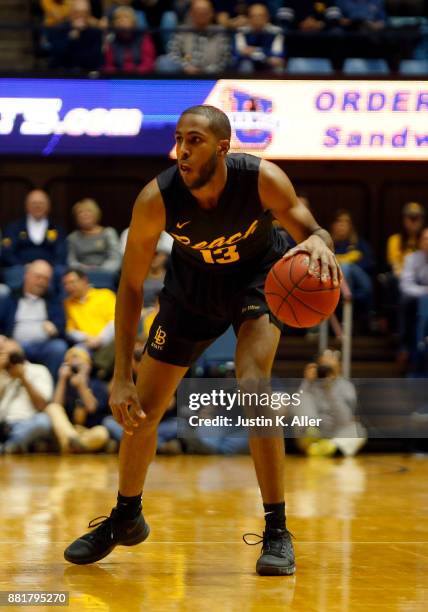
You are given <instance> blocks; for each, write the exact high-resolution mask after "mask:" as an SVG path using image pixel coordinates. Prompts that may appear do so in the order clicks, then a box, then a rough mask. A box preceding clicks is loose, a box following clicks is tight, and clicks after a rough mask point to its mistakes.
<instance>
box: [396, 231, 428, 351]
mask: <svg viewBox="0 0 428 612" xmlns="http://www.w3.org/2000/svg"><path fill="white" fill-rule="evenodd" d="M400 289H401V293H402V301H401V305H400V337H401V351H404V352H407V353H408V354H409V355H410V357H411V358H412V359H413V360H414V359H415V358H416V359H417V353H418V352H419V353H420V352H421V351H422V352H424V351H425V350H426V339H427V336H428V227H425V228H424V229H423V230H422V232H421V237H420V240H419V250H417V251H415V252H414V253H411V254H410V255H408V256H407V257H406V259H405V260H404V266H403V269H402V272H401V276H400Z"/></svg>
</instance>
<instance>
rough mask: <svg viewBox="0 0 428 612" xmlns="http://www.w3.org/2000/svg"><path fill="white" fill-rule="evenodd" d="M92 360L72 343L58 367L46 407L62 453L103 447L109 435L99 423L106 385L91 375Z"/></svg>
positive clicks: (105, 403) (104, 409)
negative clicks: (54, 385)
mask: <svg viewBox="0 0 428 612" xmlns="http://www.w3.org/2000/svg"><path fill="white" fill-rule="evenodd" d="M91 369H92V361H91V357H90V356H89V354H88V352H87V351H85V349H83V348H79V347H72V348H71V349H69V350H68V351H67V353H66V354H65V359H64V363H63V364H62V366H61V368H60V370H59V377H58V383H57V385H56V387H55V391H54V394H53V400H52V403H51V404H49V405H48V406H47V408H46V413H47V414H48V415H49V416H50V418H51V421H52V427H53V431H54V434H55V437H56V439H57V441H58V444H59V447H60V451H61V453H68V452H90V451H91V452H94V451H98V450H102V449H103V448H104V447H105V445H106V443H107V441H108V438H109V434H108V431H107V429H106V428H105V427H104V426H103V425H101V422H102V420H103V419H104V417H105V416H106V415H107V414H108V413H109V409H108V390H107V385H106V384H105V383H104V382H102V381H101V380H98V379H97V378H94V377H91Z"/></svg>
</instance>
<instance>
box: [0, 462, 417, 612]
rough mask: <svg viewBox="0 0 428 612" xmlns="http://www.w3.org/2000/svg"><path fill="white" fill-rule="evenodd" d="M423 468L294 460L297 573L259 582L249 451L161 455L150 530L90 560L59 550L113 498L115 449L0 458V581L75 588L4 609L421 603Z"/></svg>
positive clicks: (291, 488)
mask: <svg viewBox="0 0 428 612" xmlns="http://www.w3.org/2000/svg"><path fill="white" fill-rule="evenodd" d="M427 468H428V459H426V458H425V459H418V458H413V457H410V456H403V455H372V456H361V457H358V458H356V459H344V460H337V459H317V458H314V459H305V458H300V457H290V458H288V460H287V483H286V489H287V501H288V516H289V528H290V530H291V531H292V532H293V534H294V536H295V548H296V553H297V573H296V575H295V576H293V577H280V578H278V577H265V578H261V577H258V576H257V575H256V574H255V571H254V565H255V560H256V558H257V556H258V552H259V548H260V547H259V546H253V547H250V546H246V545H245V544H244V543H243V542H242V539H241V536H242V534H243V533H245V532H261V529H262V520H261V518H260V517H261V513H260V501H259V495H258V490H257V487H256V485H255V480H254V476H253V471H252V466H251V461H250V459H249V458H248V457H237V458H226V457H209V458H206V457H189V456H183V457H178V458H169V457H165V458H157V459H156V462H155V464H154V465H153V466H152V471H151V473H150V478H149V481H148V483H147V487H146V497H145V502H144V509H145V514H146V517H147V519H148V522H149V523H150V526H151V529H152V532H151V535H150V538H149V539H148V540H147V542H145V543H143V544H140V545H139V546H136V547H133V548H122V547H120V548H116V549H115V551H114V552H113V553H112V554H111V555H110V556H109V557H107V558H106V559H104V560H103V561H101V562H99V563H98V564H96V565H92V566H73V565H69V564H68V563H66V562H65V561H64V560H63V556H62V553H63V549H64V547H65V546H66V545H67V544H68V543H69V542H70V541H71V540H72V539H74V538H75V537H77V536H78V535H80V534H81V533H83V532H84V531H85V528H86V527H87V523H88V522H89V520H90V519H92V518H94V517H96V516H99V515H102V514H106V512H107V513H108V511H109V510H110V508H111V506H112V505H113V502H114V500H115V495H116V482H117V480H116V457H112V456H88V457H82V456H80V457H78V456H72V457H57V456H30V457H24V456H23V457H0V496H1V497H0V499H1V502H0V525H1V536H0V590H1V591H10V590H35V591H58V590H61V591H69V593H70V604H69V606H68V607H64V608H59V607H55V608H48V607H45V606H44V607H34V606H24V607H17V606H13V607H10V608H4V609H5V610H6V609H10V610H22V609H25V610H41V609H44V610H48V609H55V610H60V609H64V610H73V611H82V612H83V611H86V610H98V611H104V610H105V611H110V610H111V611H114V612H122V611H124V612H125V611H126V612H128V611H130V612H133V611H134V610H135V611H136V610H138V611H139V610H142V611H143V610H144V611H146V610H147V611H150V612H151V611H154V612H158V611H159V612H163V611H169V610H173V611H175V610H176V611H194V610H195V611H199V610H201V611H205V610H209V611H210V612H217V611H222V612H223V611H226V612H229V611H230V612H235V611H236V612H247V611H248V612H256V611H257V612H258V611H268V612H269V611H270V610H275V611H276V610H284V611H287V610H290V611H299V612H311V611H314V612H315V611H316V612H321V611H322V612H335V611H340V612H348V611H352V612H354V611H355V612H357V611H361V612H371V611H373V612H377V611H379V610H381V611H384V610H385V611H388V612H394V611H397V612H398V611H399V612H416V611H418V612H419V611H421V612H422V611H424V612H426V611H427V610H428V478H427V473H428V469H427ZM2 609H3V608H2Z"/></svg>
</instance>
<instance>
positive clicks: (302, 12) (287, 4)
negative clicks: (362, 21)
mask: <svg viewBox="0 0 428 612" xmlns="http://www.w3.org/2000/svg"><path fill="white" fill-rule="evenodd" d="M340 17H341V12H340V10H339V9H338V8H337V6H335V4H334V3H332V2H313V0H284V1H283V2H282V6H281V7H280V8H279V9H278V11H277V13H276V21H277V22H278V23H279V24H280V25H281V26H282V27H283V28H286V29H289V30H299V31H301V32H320V31H321V30H324V29H326V28H328V27H331V26H336V25H337V23H338V20H339V18H340Z"/></svg>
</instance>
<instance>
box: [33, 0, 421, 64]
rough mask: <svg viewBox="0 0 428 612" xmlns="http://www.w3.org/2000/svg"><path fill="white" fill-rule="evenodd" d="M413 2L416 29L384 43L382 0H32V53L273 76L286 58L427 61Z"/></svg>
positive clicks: (52, 59) (50, 58)
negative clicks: (36, 15)
mask: <svg viewBox="0 0 428 612" xmlns="http://www.w3.org/2000/svg"><path fill="white" fill-rule="evenodd" d="M396 4H397V3H396ZM413 4H414V5H415V8H414V11H415V14H417V15H419V14H420V21H421V24H422V25H420V31H419V30H417V33H416V34H415V33H414V29H413V34H412V36H410V37H409V36H407V38H403V37H401V38H400V37H398V38H397V40H396V41H395V42H394V36H392V35H391V31H390V30H391V27H392V26H391V27H389V21H388V20H389V16H388V14H387V5H388V2H387V1H386V0H331V1H326V2H312V1H310V0H298V1H297V0H247V1H244V0H232V1H228V2H226V1H224V0H212V1H211V0H104V1H103V0H40V6H39V8H40V12H41V14H40V24H39V32H40V36H39V39H38V43H37V53H38V55H39V56H44V57H45V58H46V61H47V63H48V66H49V67H50V68H52V69H59V70H73V71H83V72H101V73H105V74H115V73H116V74H117V73H125V74H126V73H134V74H144V73H151V72H160V73H170V74H174V73H183V74H188V75H191V74H198V73H201V74H202V73H203V74H214V73H222V72H225V71H234V72H242V73H249V72H254V71H258V72H260V71H263V72H268V73H269V72H270V73H281V72H283V71H284V70H285V68H286V64H287V60H288V58H289V57H295V56H296V55H297V56H299V55H302V56H305V57H311V56H312V57H324V58H325V57H329V58H330V59H331V60H332V63H333V65H334V68H340V67H341V65H342V64H343V61H344V60H345V59H346V58H347V57H360V56H361V57H386V59H388V61H389V62H390V64H394V62H395V64H396V60H397V57H398V56H400V58H402V57H403V58H418V59H420V58H422V59H423V58H425V59H427V60H428V50H427V49H428V43H427V36H426V34H425V35H424V32H425V30H426V28H425V29H424V26H423V19H424V16H425V17H426V16H428V6H427V3H424V2H423V0H421V2H418V1H417V0H414V2H413ZM419 5H420V8H418V7H419ZM403 10H404V9H403ZM404 14H406V13H405V11H404ZM398 23H399V24H400V23H401V22H398ZM402 26H403V27H402V29H401V32H402V33H404V35H405V34H406V32H408V31H409V29H408V28H407V29H406V21H405V19H404V22H403V23H402ZM394 27H395V29H396V30H397V31H399V30H400V27H397V26H396V25H395V26H394ZM393 29H394V28H393ZM383 32H387V34H386V35H385V37H384V38H383V37H382V33H383ZM299 35H300V38H299ZM296 37H297V42H296ZM395 67H396V66H395ZM395 67H394V66H393V69H395Z"/></svg>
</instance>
